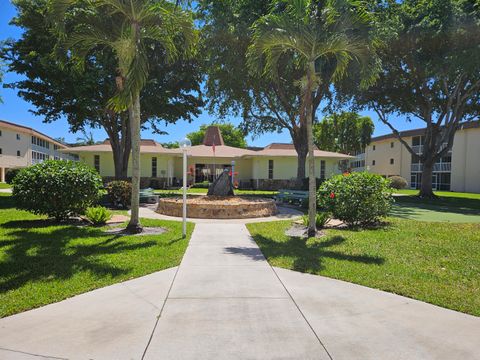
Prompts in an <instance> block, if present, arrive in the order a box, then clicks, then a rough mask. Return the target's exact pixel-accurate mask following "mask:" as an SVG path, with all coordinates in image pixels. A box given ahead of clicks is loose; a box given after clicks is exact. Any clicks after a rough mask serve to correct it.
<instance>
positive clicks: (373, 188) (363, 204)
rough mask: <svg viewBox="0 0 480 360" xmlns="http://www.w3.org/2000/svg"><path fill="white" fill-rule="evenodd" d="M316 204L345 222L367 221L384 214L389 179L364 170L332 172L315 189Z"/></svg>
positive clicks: (389, 199)
mask: <svg viewBox="0 0 480 360" xmlns="http://www.w3.org/2000/svg"><path fill="white" fill-rule="evenodd" d="M317 201H318V205H319V206H320V207H322V208H324V209H325V210H326V211H327V212H329V213H331V215H332V217H334V218H336V219H339V220H342V221H343V222H345V223H346V224H348V225H368V224H372V223H375V222H377V221H378V220H379V219H380V218H382V217H384V216H387V215H388V213H389V211H390V208H391V206H392V203H393V197H392V189H391V188H390V181H389V180H387V179H384V178H383V177H381V176H380V175H376V174H371V173H368V172H354V173H351V174H349V175H336V176H334V177H332V178H331V179H329V180H327V181H325V182H324V183H323V184H322V186H321V187H320V189H319V190H318V193H317Z"/></svg>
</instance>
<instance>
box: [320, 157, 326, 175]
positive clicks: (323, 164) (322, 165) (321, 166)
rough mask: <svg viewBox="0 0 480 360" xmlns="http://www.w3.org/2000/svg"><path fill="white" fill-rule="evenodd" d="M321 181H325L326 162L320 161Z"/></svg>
mask: <svg viewBox="0 0 480 360" xmlns="http://www.w3.org/2000/svg"><path fill="white" fill-rule="evenodd" d="M320 179H321V180H325V160H321V161H320Z"/></svg>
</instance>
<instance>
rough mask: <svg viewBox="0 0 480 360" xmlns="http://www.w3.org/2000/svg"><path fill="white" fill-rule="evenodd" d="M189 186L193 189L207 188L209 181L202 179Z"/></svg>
mask: <svg viewBox="0 0 480 360" xmlns="http://www.w3.org/2000/svg"><path fill="white" fill-rule="evenodd" d="M191 187H192V188H193V189H208V188H209V187H210V183H209V182H208V181H202V182H198V183H195V184H193V185H192V186H191Z"/></svg>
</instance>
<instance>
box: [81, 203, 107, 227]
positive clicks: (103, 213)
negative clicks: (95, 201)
mask: <svg viewBox="0 0 480 360" xmlns="http://www.w3.org/2000/svg"><path fill="white" fill-rule="evenodd" d="M85 217H86V218H87V219H88V220H90V221H91V222H92V223H93V224H94V225H102V224H105V223H106V222H107V221H108V220H110V219H111V218H112V213H111V212H110V211H108V210H107V208H105V207H103V206H94V207H89V208H87V210H86V211H85Z"/></svg>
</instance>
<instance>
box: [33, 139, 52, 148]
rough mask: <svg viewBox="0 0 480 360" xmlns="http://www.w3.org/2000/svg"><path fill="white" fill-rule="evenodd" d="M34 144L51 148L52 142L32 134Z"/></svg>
mask: <svg viewBox="0 0 480 360" xmlns="http://www.w3.org/2000/svg"><path fill="white" fill-rule="evenodd" d="M32 144H33V145H37V146H40V147H43V148H46V149H50V143H49V142H48V141H47V140H43V139H40V138H39V137H37V136H32ZM55 150H56V149H55Z"/></svg>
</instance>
